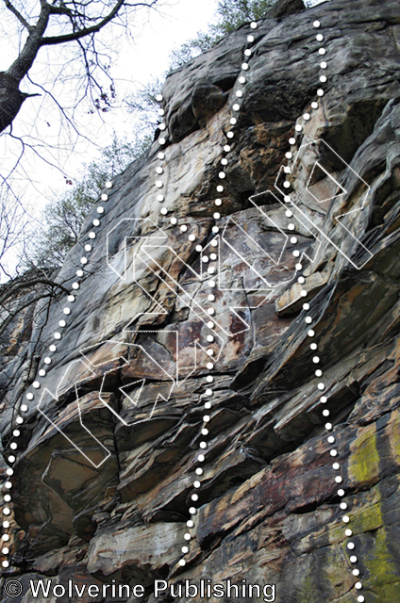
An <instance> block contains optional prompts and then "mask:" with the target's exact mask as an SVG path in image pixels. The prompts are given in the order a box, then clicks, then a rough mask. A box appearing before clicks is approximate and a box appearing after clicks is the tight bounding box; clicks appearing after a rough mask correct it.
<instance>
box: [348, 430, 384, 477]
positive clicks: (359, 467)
mask: <svg viewBox="0 0 400 603" xmlns="http://www.w3.org/2000/svg"><path fill="white" fill-rule="evenodd" d="M378 477H379V453H378V449H377V437H376V428H375V426H374V425H371V426H369V427H367V428H366V429H364V430H363V431H362V433H361V434H360V435H359V436H358V437H357V438H356V439H355V440H354V442H353V443H352V444H351V455H350V460H349V478H350V480H351V481H354V482H356V486H357V487H359V486H364V485H367V484H370V483H371V482H372V483H373V482H375V481H376V480H377V479H378Z"/></svg>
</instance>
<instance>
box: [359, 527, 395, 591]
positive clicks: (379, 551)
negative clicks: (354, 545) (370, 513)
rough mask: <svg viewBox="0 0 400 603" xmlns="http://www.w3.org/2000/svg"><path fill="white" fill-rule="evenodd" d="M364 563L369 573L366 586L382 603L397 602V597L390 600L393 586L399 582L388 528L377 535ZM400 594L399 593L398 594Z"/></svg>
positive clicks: (382, 529) (364, 558) (379, 531)
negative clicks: (388, 540)
mask: <svg viewBox="0 0 400 603" xmlns="http://www.w3.org/2000/svg"><path fill="white" fill-rule="evenodd" d="M363 563H364V565H365V567H366V569H367V571H368V577H367V578H366V581H365V586H366V587H369V588H371V589H372V590H373V591H374V592H375V593H376V594H379V595H383V594H384V593H385V596H384V597H380V598H379V601H380V603H384V602H385V601H387V602H388V603H389V601H390V602H392V601H396V600H397V597H395V598H393V599H392V598H390V592H391V586H392V585H393V587H394V585H395V584H396V582H398V581H399V575H398V571H396V565H395V561H394V559H393V557H392V555H391V554H390V551H389V549H388V545H387V535H386V528H385V527H384V528H381V529H380V530H378V531H377V532H376V534H375V538H374V542H373V544H372V547H371V548H370V549H369V551H368V554H367V555H365V556H364V557H363ZM397 594H398V593H397Z"/></svg>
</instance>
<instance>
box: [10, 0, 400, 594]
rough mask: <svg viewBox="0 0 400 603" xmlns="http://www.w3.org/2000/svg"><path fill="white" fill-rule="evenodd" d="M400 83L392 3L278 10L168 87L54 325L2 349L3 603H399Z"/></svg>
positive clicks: (37, 320) (90, 227)
mask: <svg viewBox="0 0 400 603" xmlns="http://www.w3.org/2000/svg"><path fill="white" fill-rule="evenodd" d="M316 19H318V20H319V21H320V27H319V28H316V27H315V26H314V25H313V23H314V21H315V20H316ZM317 34H322V35H323V40H318V39H316V35H317ZM249 35H252V36H253V37H254V41H251V40H250V41H248V36H249ZM321 47H323V48H325V49H326V54H325V55H323V54H322V53H321V52H320V48H321ZM248 48H251V54H250V56H246V55H245V54H244V53H245V50H246V49H248ZM248 54H249V53H248ZM244 57H245V58H244ZM321 61H326V63H327V66H326V68H323V67H324V66H323V67H322V68H320V63H321ZM244 62H245V64H246V65H247V66H248V68H246V67H242V64H243V63H244ZM399 63H400V9H399V5H398V1H397V0H387V1H386V2H382V1H381V0H353V1H352V2H349V1H348V0H332V1H331V2H326V3H324V4H321V5H319V6H317V7H315V8H313V9H309V10H305V9H304V8H303V7H302V3H301V2H288V1H286V0H285V1H284V2H280V3H278V5H276V6H275V7H274V9H273V11H272V12H271V14H270V16H269V18H266V19H265V20H263V21H260V22H259V23H258V28H257V29H252V28H251V27H250V26H246V27H242V28H241V29H239V30H238V31H237V32H235V33H233V34H231V35H230V36H228V37H227V38H226V39H224V40H223V41H221V42H220V43H219V44H218V45H217V46H216V47H215V49H213V50H212V51H209V52H207V53H205V54H203V55H202V56H200V57H198V58H197V59H195V60H193V61H191V62H190V63H188V64H187V65H185V66H184V67H183V68H181V69H180V70H178V71H176V72H174V73H172V74H171V75H170V76H169V77H168V78H167V81H166V83H165V85H164V89H163V97H164V100H163V101H162V107H163V108H164V111H165V124H166V129H165V131H164V130H163V129H160V130H159V131H158V132H157V134H156V140H155V142H154V144H153V145H152V147H151V149H150V150H149V152H148V153H147V154H146V155H145V156H143V157H142V158H141V159H140V160H138V161H137V162H135V163H134V164H132V165H131V166H130V167H129V168H128V169H127V170H126V171H125V172H124V173H123V174H121V175H120V176H119V177H117V178H116V179H115V181H114V182H113V184H112V187H111V188H109V189H107V190H105V194H106V195H107V197H108V198H107V199H106V197H104V200H102V201H99V205H101V207H103V211H102V212H101V210H100V212H99V213H97V211H96V210H94V211H93V215H91V216H90V217H89V218H88V220H87V222H86V225H85V228H84V229H83V232H82V236H81V244H80V245H77V246H76V247H75V248H74V249H73V250H72V251H71V253H70V255H69V257H68V259H67V261H66V262H65V265H64V266H63V268H62V270H61V272H60V274H59V276H58V278H59V280H60V282H63V283H64V285H65V286H67V288H68V289H70V290H71V292H72V293H73V295H74V298H75V299H74V301H72V298H71V300H67V299H66V298H59V299H58V301H55V302H54V303H53V304H52V306H51V309H50V312H48V313H44V312H43V311H41V308H40V307H36V308H35V310H34V312H32V311H31V312H30V313H29V312H28V313H27V314H26V316H25V317H23V318H21V319H20V320H19V322H18V323H14V324H13V325H11V327H10V328H9V335H8V336H9V345H7V346H5V354H4V358H3V361H2V362H3V364H2V369H3V372H2V376H1V384H2V390H3V391H5V390H7V393H6V394H5V395H4V398H3V401H2V406H1V418H2V422H1V428H2V445H3V449H4V458H5V460H4V462H3V464H2V474H3V484H4V488H3V498H4V494H5V493H6V492H10V494H11V505H10V504H9V502H8V501H7V496H6V497H5V499H4V500H3V511H5V513H7V509H8V508H10V509H11V513H10V514H9V515H8V516H5V519H6V520H7V521H8V522H9V526H7V523H6V527H5V529H4V532H5V534H6V539H5V540H4V541H3V543H4V546H5V547H6V548H7V547H8V548H9V549H10V551H9V553H7V551H6V552H4V549H3V555H4V557H3V558H4V560H8V562H9V565H8V566H7V564H6V567H4V568H3V578H2V588H3V598H2V600H3V601H11V600H12V597H11V596H10V592H9V591H10V588H8V590H7V584H8V583H9V582H10V580H15V579H17V580H19V581H20V582H21V583H22V585H23V587H24V593H22V594H21V595H20V596H19V597H18V598H14V600H17V601H24V602H27V601H31V600H33V595H32V592H30V591H29V589H28V585H29V580H37V579H39V578H43V579H46V580H47V579H50V578H51V579H52V585H53V586H54V585H55V584H57V583H59V584H61V585H66V584H67V583H68V580H69V579H71V580H73V581H74V584H75V585H79V587H81V585H83V584H95V585H99V586H101V585H103V584H109V585H112V584H117V583H120V584H127V585H131V586H133V585H134V584H140V585H142V586H143V587H144V594H143V596H142V597H138V598H135V597H134V595H133V594H131V595H130V598H129V597H128V596H127V595H126V594H125V593H124V594H123V595H121V596H119V598H118V596H117V597H116V598H115V597H114V598H113V597H112V591H111V590H109V591H108V595H107V596H106V597H103V596H102V595H101V596H99V597H98V598H97V599H96V600H99V601H102V600H119V601H120V600H123V601H126V600H128V599H129V600H130V601H136V600H139V599H140V598H142V599H143V600H145V601H149V602H151V603H153V602H154V601H155V600H165V601H172V600H184V599H185V593H181V594H180V595H179V594H178V595H177V596H176V597H174V593H172V594H171V593H168V592H167V591H165V592H163V593H160V594H159V595H158V596H157V595H155V594H154V592H153V586H154V581H155V580H167V581H168V583H169V586H171V584H184V583H185V580H190V582H191V583H194V584H199V583H200V581H201V579H203V580H205V581H207V580H209V581H211V583H213V584H216V583H222V584H225V582H224V581H226V580H229V579H230V580H231V581H232V583H235V584H237V583H239V584H243V582H242V580H244V579H245V580H246V581H247V584H260V585H270V587H269V589H267V590H266V591H265V592H264V595H263V594H262V593H261V595H260V596H257V593H256V592H255V593H253V594H251V593H244V596H240V597H238V599H239V600H243V601H245V600H246V601H248V600H253V599H254V600H255V599H257V600H264V601H272V600H276V601H280V602H282V603H283V602H285V603H328V602H332V601H335V602H339V601H340V603H353V602H355V601H364V600H365V601H366V602H368V603H370V602H371V603H372V602H379V603H389V602H390V603H395V602H396V601H398V599H399V592H400V547H399V541H400V532H399V530H400V528H399V525H400V521H399V520H400V490H399V481H400V480H399V467H400V411H399V401H400V380H399V374H400V346H399V343H398V332H399V327H400V305H399V283H400V280H399V279H400V263H399V252H400V195H399V190H400V83H399ZM321 75H322V76H324V75H326V77H327V81H326V82H324V81H323V80H322V81H320V80H319V78H320V76H321ZM240 78H244V79H245V81H244V80H243V79H240ZM320 88H322V89H323V92H324V93H323V95H322V94H321V93H318V92H317V91H318V90H319V89H320ZM238 104H239V105H240V110H238V107H237V105H238ZM232 117H234V118H235V119H236V120H237V121H236V123H231V122H230V120H231V119H232ZM295 125H297V128H295ZM230 132H232V133H233V136H232V137H231V136H230ZM162 138H164V139H165V143H164V144H162V140H161V139H162ZM289 139H290V142H289ZM227 145H228V147H230V150H228V147H227ZM160 149H161V152H162V155H159V153H160ZM282 166H283V167H282ZM285 168H286V171H285ZM286 183H287V184H286ZM160 196H162V198H163V200H162V201H160V200H159V199H160V198H161V197H160ZM217 199H219V200H220V201H217V204H216V200H217ZM162 208H165V210H166V213H165V212H164V213H162V212H163V210H162ZM216 212H218V214H219V215H218V214H217V215H216ZM97 219H99V222H97V221H96V222H95V223H94V224H93V220H97ZM91 233H94V234H91ZM87 245H90V246H91V249H90V248H89V247H87ZM85 246H86V247H85ZM82 256H84V257H86V258H87V262H86V263H82V261H81V258H82ZM83 262H85V259H84V260H83ZM77 270H78V276H77V274H76V272H77ZM80 270H82V271H83V272H80ZM304 304H305V305H304ZM68 308H69V310H68ZM60 320H64V322H65V326H60V323H59V321H60ZM63 324H64V323H63V322H62V323H61V325H63ZM50 346H52V347H50ZM54 346H55V347H54ZM49 347H50V351H49ZM48 359H50V361H49V360H48ZM34 362H36V364H37V366H38V370H40V369H41V370H44V371H45V372H46V375H45V376H43V377H42V376H37V377H36V380H35V382H32V381H33V379H35V377H34V375H33V368H32V365H33V364H34ZM318 371H320V372H318ZM37 385H39V387H36V386H37ZM27 386H28V387H27ZM19 417H21V419H20V418H19ZM18 423H20V424H18ZM16 427H17V429H18V431H19V435H15V433H14V435H13V432H15V429H16ZM18 431H17V433H18ZM61 432H62V433H61ZM13 443H17V449H16V450H13V448H15V446H13ZM199 455H200V456H199ZM201 455H204V456H201ZM10 456H15V461H12V459H11V460H10ZM9 466H12V467H13V475H12V476H11V477H8V476H7V473H6V472H7V467H9ZM9 473H10V472H9ZM197 480H198V482H199V483H196V481H197ZM7 481H9V482H10V483H5V482H7ZM188 521H189V522H192V523H189V524H188V525H187V522H188ZM346 530H347V531H346ZM186 534H190V540H187V539H186V538H185V535H186ZM7 536H9V538H7ZM185 546H187V547H188V551H187V552H183V551H182V547H185ZM6 553H7V554H6ZM113 581H115V582H113ZM359 583H362V589H359V588H358V587H359V586H361V584H359ZM272 585H275V586H272ZM59 594H60V593H59ZM61 594H62V593H61ZM139 594H140V593H139ZM191 594H193V593H189V596H190V595H191ZM215 594H217V593H215ZM240 594H241V593H240ZM56 595H57V593H55V594H52V593H50V595H49V597H47V598H50V599H51V600H57V598H56ZM263 597H264V598H263ZM273 597H274V598H273ZM360 597H361V598H360ZM363 597H364V598H363ZM60 598H61V600H65V601H66V600H78V597H77V596H75V594H73V596H71V595H68V593H66V594H65V595H64V596H62V597H60ZM193 598H194V599H195V600H200V599H204V598H206V596H203V597H200V596H197V597H193ZM44 599H45V597H43V596H42V597H41V599H40V600H44ZM80 599H81V600H83V601H89V600H93V598H90V596H89V594H88V593H87V592H86V591H85V594H84V595H83V596H82V597H81V598H80ZM210 600H215V601H217V600H221V599H219V598H217V597H214V598H213V599H212V598H211V599H210ZM222 600H224V601H231V600H236V597H235V593H234V592H232V593H230V594H229V593H225V596H224V597H223V599H222Z"/></svg>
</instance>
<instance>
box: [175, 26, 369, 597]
mask: <svg viewBox="0 0 400 603" xmlns="http://www.w3.org/2000/svg"><path fill="white" fill-rule="evenodd" d="M251 26H252V28H254V29H255V28H256V27H257V24H256V23H252V25H251ZM313 26H314V27H315V28H317V29H318V28H319V27H320V26H321V23H320V22H319V21H314V23H313ZM247 39H248V42H250V43H252V42H254V37H253V36H252V35H249V36H248V38H247ZM316 39H317V41H318V42H323V40H324V36H323V35H322V34H320V33H318V34H317V36H316ZM318 52H319V55H320V56H324V55H325V54H326V49H325V48H324V47H321V48H319V51H318ZM244 54H245V56H246V57H250V56H251V54H252V51H251V48H248V49H246V50H245V52H244ZM327 66H328V65H327V63H326V61H322V62H321V63H320V67H321V69H323V70H325V69H327ZM248 69H249V64H248V63H247V62H245V63H243V64H242V70H243V71H247V70H248ZM238 81H239V83H240V84H245V83H246V78H245V77H244V76H240V77H239V80H238ZM319 81H320V82H321V83H322V84H323V83H326V81H327V77H326V76H325V75H320V77H319ZM317 96H318V97H319V98H322V97H323V96H324V90H323V89H322V88H319V89H318V90H317ZM236 97H237V99H241V98H243V90H241V89H239V90H237V91H236ZM232 108H233V110H234V111H235V112H239V111H240V108H241V107H240V104H239V103H237V102H236V103H235V104H234V105H233V107H232ZM311 108H312V109H313V110H316V109H318V108H319V104H318V102H317V101H313V102H312V103H311ZM303 119H304V120H305V121H306V122H307V121H309V120H310V119H311V115H310V114H309V113H304V114H303ZM230 123H231V125H232V126H234V125H236V123H237V119H236V118H235V117H232V118H231V119H230ZM295 131H296V132H297V133H298V134H300V133H301V132H302V131H303V126H302V125H301V124H296V125H295ZM233 137H234V133H233V132H232V131H230V132H228V133H227V138H228V139H232V138H233ZM289 144H290V145H291V146H293V145H295V144H296V139H295V138H294V137H290V138H289ZM230 150H231V147H230V145H225V146H224V151H225V152H226V153H229V152H230ZM285 156H286V158H287V159H289V160H290V159H292V158H293V154H292V153H291V152H290V151H289V152H287V153H286V154H285ZM221 164H222V166H223V168H224V167H225V166H226V165H227V164H228V160H227V159H226V157H224V158H223V159H222V160H221ZM284 173H285V174H290V173H291V170H290V167H288V166H286V167H285V168H284ZM218 177H219V179H220V180H224V179H225V178H226V173H225V172H224V171H223V170H222V171H221V172H219V174H218ZM290 186H291V184H290V182H289V181H285V182H284V187H285V188H290ZM223 191H224V187H223V185H222V184H219V185H218V186H217V192H218V193H222V192H223ZM288 200H290V197H285V201H288ZM215 204H216V205H217V206H221V205H222V200H221V199H220V198H217V199H216V200H215ZM285 215H286V217H287V218H292V217H293V213H292V212H291V211H290V210H289V209H288V210H287V211H286V212H285ZM214 218H215V219H216V220H218V219H219V218H220V214H219V213H215V214H214ZM288 230H289V231H293V230H295V225H294V224H293V223H289V224H288ZM218 231H219V228H218V226H214V227H213V232H214V233H218ZM297 241H298V239H297V237H294V236H293V237H291V238H290V242H291V243H292V244H296V243H297ZM215 244H217V243H215ZM196 250H197V251H199V252H201V251H202V247H201V245H199V246H198V247H197V248H196ZM214 255H215V258H212V259H217V258H216V254H214ZM300 255H301V252H300V251H299V250H298V249H295V250H294V251H293V256H294V257H296V258H300ZM202 259H203V262H208V257H207V256H204V257H203V258H202ZM302 268H303V266H302V264H301V263H300V262H299V263H298V264H296V270H298V271H300V270H302ZM212 282H213V281H212ZM298 282H299V284H301V285H304V283H305V278H304V276H299V277H298ZM213 284H214V286H215V283H214V282H213ZM300 295H301V297H303V298H305V297H307V295H308V292H307V290H306V289H302V290H301V291H300ZM213 297H214V296H211V298H213ZM309 309H310V305H309V304H308V303H307V302H306V303H304V304H303V310H304V311H306V312H307V311H308V310H309ZM305 323H306V325H307V327H310V325H311V324H312V318H311V316H306V317H305ZM307 335H308V337H310V338H312V337H314V336H315V332H314V330H313V329H311V328H309V329H308V331H307ZM310 349H311V350H312V351H314V352H317V350H318V346H317V344H316V343H311V345H310ZM312 362H313V364H319V362H320V358H319V356H317V355H315V356H313V359H312ZM211 366H212V365H211ZM315 376H316V377H317V378H319V379H320V378H321V377H322V376H323V372H322V370H321V369H316V370H315ZM208 381H209V382H210V381H211V382H212V377H211V376H209V377H208ZM317 388H318V391H320V392H322V391H324V390H325V384H324V383H323V382H322V381H320V382H319V383H318V385H317ZM212 393H213V392H212V390H211V389H207V391H206V395H210V396H211V395H212ZM320 401H321V403H322V404H326V402H327V398H326V396H321V398H320ZM210 408H211V403H210V402H206V404H205V409H206V410H209V409H210ZM322 416H323V418H324V419H326V418H328V417H329V416H330V411H329V410H328V409H324V410H323V411H322ZM203 420H204V422H208V421H209V420H210V417H209V415H205V416H204V418H203ZM325 429H326V430H327V432H328V433H329V432H330V431H331V430H332V429H333V426H332V424H331V423H329V422H327V423H325ZM201 433H202V435H208V429H207V428H206V427H203V429H202V430H201ZM328 443H329V444H334V443H335V437H334V436H333V435H329V436H328ZM200 446H201V447H202V448H205V447H206V446H207V444H206V442H201V444H200ZM330 455H331V456H332V457H334V458H335V457H337V455H338V451H337V450H336V449H335V448H332V449H331V450H330ZM204 460H205V456H204V454H200V455H199V456H198V461H199V462H200V463H202V462H204ZM333 470H334V471H336V472H337V471H339V470H340V464H339V463H338V462H334V463H333ZM202 474H203V469H201V468H198V469H196V475H197V476H201V475H202ZM342 481H343V478H342V477H341V476H340V475H337V476H336V477H335V483H336V484H341V483H342ZM193 485H194V487H195V488H200V486H201V484H200V481H199V480H198V479H196V480H195V481H194V484H193ZM337 494H338V496H339V497H341V498H342V497H344V496H345V491H344V490H343V488H340V489H339V490H338V492H337ZM198 498H199V497H198V495H197V494H196V493H194V494H192V495H191V500H192V501H193V502H197V501H198ZM340 508H341V510H343V511H345V510H346V509H347V503H345V502H341V504H340ZM189 512H190V514H191V515H195V514H196V508H195V507H191V508H190V509H189ZM342 521H343V522H344V523H345V524H348V523H349V522H350V519H349V517H348V515H344V516H343V517H342ZM187 527H188V528H193V527H194V522H193V521H192V520H189V521H188V522H187ZM352 535H353V532H352V530H351V529H350V528H346V530H345V536H346V538H348V537H351V536H352ZM184 538H185V540H187V541H189V540H190V539H191V534H190V532H186V533H185V535H184ZM347 548H348V550H349V551H352V550H354V548H355V544H354V542H348V543H347ZM188 552H189V548H188V546H183V547H182V553H184V554H187V553H188ZM350 562H351V563H352V564H355V563H357V557H356V556H355V555H351V556H350ZM179 564H180V565H181V566H185V565H186V561H185V560H184V559H181V560H180V561H179ZM352 573H353V575H354V576H356V577H358V576H359V575H360V571H359V570H358V569H357V568H355V569H353V572H352ZM355 588H356V589H357V590H360V589H361V588H362V583H361V582H357V583H356V584H355ZM357 601H358V602H359V603H363V602H364V601H365V598H364V596H363V595H359V596H358V598H357Z"/></svg>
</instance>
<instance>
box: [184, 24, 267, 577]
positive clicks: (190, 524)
mask: <svg viewBox="0 0 400 603" xmlns="http://www.w3.org/2000/svg"><path fill="white" fill-rule="evenodd" d="M250 27H251V28H252V29H257V27H258V25H257V23H255V22H253V23H251V25H250ZM247 42H248V43H250V44H252V43H253V42H254V36H252V35H248V36H247ZM251 52H252V51H251V48H246V49H245V51H244V55H245V57H250V56H251ZM248 69H249V65H248V63H247V62H245V63H243V64H242V71H247V70H248ZM238 82H239V83H240V84H245V83H246V78H245V77H244V75H240V76H239V78H238ZM242 97H243V90H242V89H239V90H237V91H236V98H237V99H240V98H242ZM233 110H234V111H235V112H238V111H240V105H239V104H238V103H237V102H235V104H234V105H233ZM229 123H230V125H231V126H235V125H236V124H237V118H236V117H231V118H230V120H229ZM226 137H227V139H228V140H232V139H233V138H234V132H233V130H229V131H228V132H227V133H226ZM223 150H224V152H225V153H229V152H230V150H231V146H230V145H229V144H226V145H224V147H223ZM227 165H228V159H227V158H226V157H223V158H222V159H221V166H222V168H221V171H220V172H219V173H218V179H219V181H220V183H219V184H218V185H217V187H216V192H217V193H218V195H220V194H221V193H223V192H224V186H223V184H222V181H224V180H225V178H226V173H225V171H224V169H225V167H226V166H227ZM214 203H215V205H216V206H217V207H220V206H221V205H222V199H221V198H220V197H217V199H215V201H214ZM213 218H214V220H215V221H218V220H219V219H220V218H221V214H220V213H219V212H215V213H214V214H213ZM218 232H219V227H218V226H217V225H216V224H215V225H214V226H213V227H212V233H213V234H214V235H217V234H218ZM189 239H190V237H189ZM191 240H193V239H191ZM211 245H212V246H213V247H217V246H218V241H217V239H213V240H212V241H211ZM196 251H198V252H199V253H201V252H202V251H203V247H202V245H197V246H196ZM201 261H202V262H203V263H204V264H208V263H209V261H211V262H217V261H218V255H217V254H216V253H215V252H211V253H210V254H209V256H208V255H202V257H201ZM207 273H208V274H209V275H211V276H214V275H216V273H217V268H216V267H215V266H213V265H210V266H208V268H207ZM209 286H210V288H211V289H215V287H216V286H217V282H216V281H215V280H214V279H212V280H210V282H209ZM215 299H216V298H215V295H214V293H210V294H209V295H208V301H210V302H214V301H215ZM207 312H208V314H209V315H210V316H214V314H215V309H214V308H213V307H212V306H210V307H209V308H207ZM207 326H208V327H209V328H210V329H214V328H215V325H214V323H213V322H212V321H210V322H209V323H208V324H207ZM213 341H214V336H213V335H208V336H207V342H208V343H213ZM207 354H208V355H209V356H212V355H213V354H214V351H213V349H212V348H209V349H208V350H207ZM213 368H214V364H213V363H212V362H209V363H207V369H208V370H212V369H213ZM213 381H214V377H213V376H212V375H207V376H206V383H207V388H206V391H205V393H204V394H203V396H202V397H204V398H206V401H205V403H204V411H205V414H204V415H203V425H202V428H201V431H200V434H201V436H202V438H204V437H206V436H208V435H209V429H208V423H209V422H210V419H211V417H210V415H209V414H208V413H209V411H210V409H211V408H212V404H211V402H210V401H209V400H207V398H210V397H211V396H213V393H214V392H213V390H212V389H211V387H210V386H211V384H212V383H213ZM199 448H200V454H198V456H197V462H198V463H199V464H202V463H204V461H205V459H206V457H205V455H204V454H203V452H204V451H205V449H206V448H207V442H206V441H205V440H204V439H201V441H200V442H199ZM203 474H204V470H203V468H202V467H201V466H200V467H197V468H196V469H195V476H194V481H193V488H194V491H193V492H192V494H191V495H190V500H191V501H192V503H196V502H198V500H199V495H198V494H197V492H196V490H198V489H199V488H200V487H201V481H200V478H201V476H202V475H203ZM196 513H197V508H196V507H195V506H191V507H189V514H190V515H191V516H192V517H194V516H195V515H196ZM186 526H187V528H189V530H190V529H191V528H194V526H195V524H194V521H193V519H189V520H188V521H187V522H186ZM189 530H188V531H187V532H185V534H184V539H185V541H186V542H187V543H189V541H190V540H191V539H192V535H191V533H190V531H189ZM181 551H182V553H183V555H186V554H187V553H189V547H188V546H187V544H185V545H184V546H182V549H181ZM179 565H180V566H181V567H184V566H185V565H186V560H185V559H184V558H181V559H180V560H179Z"/></svg>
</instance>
